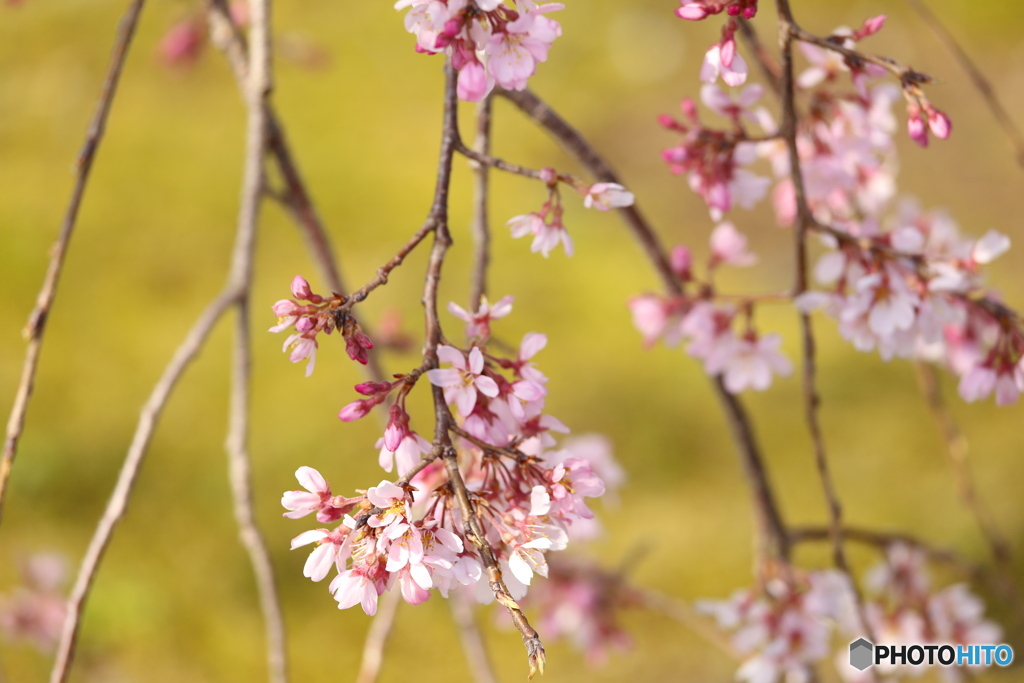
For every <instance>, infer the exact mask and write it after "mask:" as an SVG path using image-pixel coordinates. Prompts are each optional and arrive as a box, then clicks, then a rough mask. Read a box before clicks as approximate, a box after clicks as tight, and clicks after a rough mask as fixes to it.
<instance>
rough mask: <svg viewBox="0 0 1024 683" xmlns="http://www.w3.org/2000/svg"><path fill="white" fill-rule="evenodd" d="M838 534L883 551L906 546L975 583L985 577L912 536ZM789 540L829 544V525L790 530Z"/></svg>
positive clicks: (951, 553) (857, 530)
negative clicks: (896, 546) (897, 546)
mask: <svg viewBox="0 0 1024 683" xmlns="http://www.w3.org/2000/svg"><path fill="white" fill-rule="evenodd" d="M841 534H842V537H843V538H844V539H845V540H848V541H853V542H854V543H860V544H862V545H870V546H873V547H875V548H878V549H880V550H883V551H884V550H886V549H887V548H889V547H890V546H893V545H898V544H901V545H905V546H909V547H911V548H914V549H915V550H919V551H921V552H922V553H924V555H925V556H926V557H928V559H930V560H932V561H933V562H940V563H942V564H947V565H949V566H951V567H953V568H955V569H956V570H957V571H959V572H960V573H962V574H964V575H965V576H969V577H971V578H973V579H976V580H983V579H984V577H985V576H986V573H985V571H984V570H983V569H982V568H981V567H979V566H978V565H976V564H974V563H972V562H970V561H969V560H967V559H966V558H964V557H963V556H961V555H959V554H958V553H956V552H954V551H952V550H948V549H946V548H938V547H936V546H934V545H931V544H930V543H927V542H925V541H923V540H921V539H920V538H918V537H917V536H914V535H912V534H906V533H901V532H887V531H872V530H870V529H861V528H858V527H845V528H844V529H842V530H841ZM790 540H791V542H792V543H793V545H799V544H801V543H808V542H818V541H828V542H831V541H832V528H831V527H830V526H829V527H813V526H806V527H793V529H792V530H791V531H790Z"/></svg>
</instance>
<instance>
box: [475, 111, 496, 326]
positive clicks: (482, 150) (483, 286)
mask: <svg viewBox="0 0 1024 683" xmlns="http://www.w3.org/2000/svg"><path fill="white" fill-rule="evenodd" d="M493 111H494V99H493V98H492V97H491V96H490V95H488V96H487V97H485V98H484V99H483V101H482V102H480V105H479V106H478V107H477V114H476V140H474V141H473V151H474V152H476V153H478V154H484V155H489V154H490V153H491V117H492V114H493ZM490 186H491V174H490V170H489V169H488V168H487V166H486V165H485V164H480V163H475V164H473V219H472V223H471V224H470V231H471V232H472V233H473V276H472V279H471V281H470V285H469V306H470V308H469V310H471V311H476V310H478V309H479V308H480V304H481V302H482V300H483V298H484V297H485V296H486V295H487V268H488V267H489V266H490V262H491V253H490V252H491V226H490V220H489V216H488V204H489V200H490Z"/></svg>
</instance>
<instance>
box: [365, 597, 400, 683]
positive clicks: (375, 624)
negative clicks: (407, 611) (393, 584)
mask: <svg viewBox="0 0 1024 683" xmlns="http://www.w3.org/2000/svg"><path fill="white" fill-rule="evenodd" d="M401 602H402V594H401V593H399V592H398V591H388V592H387V593H385V594H384V596H383V597H382V598H381V600H380V605H379V607H378V609H377V614H375V615H374V617H373V621H371V622H370V629H369V630H368V631H367V633H366V640H365V641H363V655H362V660H361V661H360V662H359V673H358V674H356V683H374V681H376V680H377V677H378V676H379V675H380V669H381V665H383V664H384V650H385V648H386V647H387V645H388V640H389V639H390V636H391V629H392V627H393V626H394V625H395V615H397V614H398V606H399V605H400V604H401Z"/></svg>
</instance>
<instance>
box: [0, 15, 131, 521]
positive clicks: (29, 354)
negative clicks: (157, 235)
mask: <svg viewBox="0 0 1024 683" xmlns="http://www.w3.org/2000/svg"><path fill="white" fill-rule="evenodd" d="M144 3H145V0H132V2H131V4H129V5H128V9H127V10H126V11H125V13H124V16H123V17H122V18H121V23H120V25H119V26H118V29H117V38H116V40H115V42H114V50H113V53H112V55H111V58H110V66H109V68H108V69H107V77H106V80H105V81H104V83H103V91H102V92H101V94H100V98H99V101H98V102H97V104H96V111H95V113H94V114H93V117H92V122H91V123H90V124H89V130H88V132H86V134H85V144H84V145H83V146H82V149H81V151H80V152H79V153H78V160H77V163H76V164H75V168H76V174H77V175H76V178H75V186H74V189H73V190H72V191H71V200H70V202H69V203H68V208H67V211H66V212H65V214H64V221H63V223H61V227H60V232H59V233H58V235H57V241H56V242H55V243H54V245H53V247H52V248H51V250H50V264H49V266H48V267H47V269H46V275H45V276H44V278H43V285H42V288H41V289H40V290H39V294H38V295H37V296H36V305H35V308H34V309H33V310H32V313H31V314H30V315H29V318H28V323H27V324H26V325H25V330H24V333H23V334H24V336H25V338H26V339H27V340H28V346H27V348H26V349H25V362H24V365H23V366H22V370H21V379H20V380H19V382H18V390H17V393H16V394H15V397H14V406H13V407H12V408H11V415H10V417H9V418H8V420H7V434H6V436H5V438H4V450H3V454H2V455H0V520H2V519H3V504H4V500H5V499H6V494H7V482H8V481H9V479H10V477H11V469H12V468H13V467H14V458H15V456H16V454H17V452H18V441H19V440H20V439H21V434H22V431H23V430H24V428H25V414H26V412H27V411H28V404H29V400H30V399H31V398H32V390H33V388H34V386H35V378H36V370H37V368H38V367H39V355H40V352H41V351H42V346H43V333H44V331H45V329H46V321H47V318H48V317H49V315H50V310H51V308H52V307H53V301H54V299H55V298H56V296H57V285H58V283H59V281H60V276H61V272H62V271H63V269H64V260H65V259H66V258H67V253H68V247H69V245H70V242H71V235H72V233H73V232H74V230H75V225H76V223H77V221H78V209H79V207H80V206H81V204H82V198H83V197H84V196H85V188H86V184H87V183H88V181H89V171H90V170H91V169H92V163H93V160H94V159H95V158H96V151H97V150H98V149H99V146H100V142H102V140H103V132H104V130H105V129H106V125H107V115H108V114H109V113H110V108H111V105H112V104H113V102H114V95H115V93H116V92H117V85H118V82H119V81H120V78H121V70H122V68H123V67H124V62H125V59H126V57H127V56H128V48H129V46H130V45H131V42H132V37H133V36H134V35H135V27H136V25H137V24H138V21H139V15H140V14H141V12H142V6H143V4H144Z"/></svg>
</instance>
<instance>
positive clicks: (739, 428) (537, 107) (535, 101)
mask: <svg viewBox="0 0 1024 683" xmlns="http://www.w3.org/2000/svg"><path fill="white" fill-rule="evenodd" d="M498 94H500V95H501V96H502V97H504V98H505V99H507V100H508V101H509V102H511V103H512V104H514V105H515V106H516V107H517V108H518V109H519V110H520V111H522V112H523V113H524V114H526V115H527V116H528V117H530V118H531V119H532V120H533V121H534V122H535V123H536V124H537V125H539V126H540V127H542V128H544V129H545V130H547V131H548V133H550V134H551V135H552V136H554V138H555V139H556V140H557V141H558V142H559V143H560V144H561V145H562V146H563V147H564V148H565V149H567V150H568V151H569V152H570V153H571V154H572V155H573V156H574V157H576V159H577V160H578V161H579V162H580V163H581V164H582V165H583V166H584V167H585V168H586V169H587V170H588V171H589V172H590V173H591V174H592V175H593V176H594V177H595V178H597V179H598V180H599V181H601V182H607V183H619V184H622V183H621V181H620V179H619V177H618V175H617V174H616V173H615V172H614V171H613V170H612V168H611V167H610V166H609V165H608V164H607V163H606V162H605V161H604V159H602V158H601V157H600V155H598V153H597V151H596V150H595V149H594V147H593V146H592V145H590V143H589V142H587V140H586V139H585V138H584V137H583V136H582V135H581V134H580V133H579V131H577V130H576V129H575V128H573V127H572V126H571V125H570V124H569V123H568V122H566V121H565V120H564V119H563V118H562V117H560V116H559V115H558V114H557V113H556V112H555V111H554V110H552V109H551V107H549V106H548V105H547V104H546V103H545V102H544V101H543V100H541V99H540V98H539V97H538V96H537V95H535V94H534V93H533V92H532V91H530V90H523V91H521V92H514V91H505V90H502V91H498ZM618 212H619V216H620V217H621V218H622V220H623V221H624V222H625V223H626V227H627V228H629V230H630V232H631V233H632V234H633V237H634V238H635V239H636V240H637V242H639V244H640V247H641V248H642V249H643V251H644V254H645V255H646V256H647V258H648V260H649V261H650V262H651V265H652V266H653V267H654V269H655V271H656V272H657V273H658V275H659V276H660V278H661V282H662V285H663V286H664V288H665V291H666V292H667V293H668V294H669V295H679V294H682V291H683V290H682V286H681V285H680V283H679V280H678V279H677V278H676V276H675V274H674V273H673V272H672V267H671V265H670V264H669V259H668V255H667V254H666V253H665V250H664V248H663V247H662V245H661V242H660V241H659V240H658V237H657V235H656V234H655V232H654V229H653V228H652V227H651V225H650V223H648V222H647V219H646V217H645V216H644V215H643V213H641V211H640V209H639V207H638V206H637V205H636V204H634V205H633V206H628V207H623V208H620V209H618ZM712 384H713V387H714V390H715V393H716V395H717V396H718V398H719V401H720V402H721V403H722V406H723V409H724V410H725V413H726V419H727V421H728V423H729V427H730V432H731V434H732V437H733V441H734V442H735V444H736V447H737V450H738V451H739V454H740V458H741V460H742V462H743V467H744V471H745V473H746V475H747V479H748V482H749V484H750V487H751V491H752V493H753V496H754V508H755V515H756V516H757V519H758V521H759V528H760V529H761V531H762V532H763V535H764V537H765V541H766V544H767V547H768V548H770V549H771V551H772V552H773V553H774V554H776V555H777V556H778V557H779V558H781V559H783V560H785V559H787V558H788V557H789V543H788V534H787V533H786V526H785V522H784V521H783V517H782V513H781V512H780V509H779V506H778V503H777V501H776V500H775V496H774V493H773V490H772V486H771V483H770V481H769V479H768V475H767V472H766V470H765V466H764V457H763V455H762V453H761V449H760V446H759V445H758V442H757V438H756V435H755V433H754V428H753V426H752V424H751V422H750V418H749V416H748V415H747V413H746V411H745V410H744V408H743V404H742V402H741V401H740V400H739V398H737V397H736V396H733V395H732V394H730V393H729V392H728V391H726V389H725V387H724V385H723V384H722V382H721V380H719V379H716V380H714V381H713V382H712Z"/></svg>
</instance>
